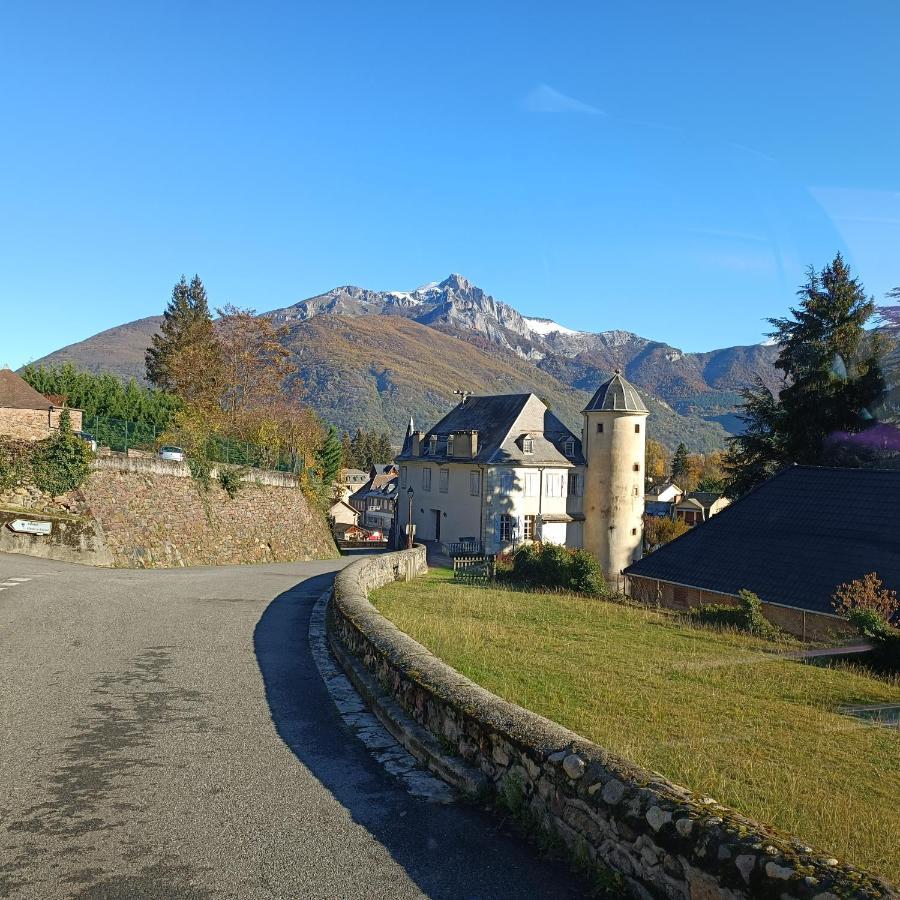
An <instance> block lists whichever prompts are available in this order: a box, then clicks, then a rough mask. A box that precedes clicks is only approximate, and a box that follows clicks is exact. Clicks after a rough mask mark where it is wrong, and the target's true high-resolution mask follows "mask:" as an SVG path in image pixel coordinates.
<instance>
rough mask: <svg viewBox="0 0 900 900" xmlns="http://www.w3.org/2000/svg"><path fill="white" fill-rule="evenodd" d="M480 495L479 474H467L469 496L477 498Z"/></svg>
mask: <svg viewBox="0 0 900 900" xmlns="http://www.w3.org/2000/svg"><path fill="white" fill-rule="evenodd" d="M480 493H481V472H469V495H470V496H472V497H477V496H478V495H479V494H480Z"/></svg>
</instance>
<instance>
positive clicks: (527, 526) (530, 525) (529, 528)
mask: <svg viewBox="0 0 900 900" xmlns="http://www.w3.org/2000/svg"><path fill="white" fill-rule="evenodd" d="M535 521H536V516H525V521H524V522H523V523H522V540H523V541H533V540H534V535H535V527H534V526H535Z"/></svg>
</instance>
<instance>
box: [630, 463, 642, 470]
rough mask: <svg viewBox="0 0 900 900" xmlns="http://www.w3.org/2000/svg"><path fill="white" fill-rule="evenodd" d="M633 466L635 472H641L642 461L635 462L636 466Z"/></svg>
mask: <svg viewBox="0 0 900 900" xmlns="http://www.w3.org/2000/svg"><path fill="white" fill-rule="evenodd" d="M632 468H633V469H634V471H635V472H640V471H641V464H640V463H635V464H634V466H632Z"/></svg>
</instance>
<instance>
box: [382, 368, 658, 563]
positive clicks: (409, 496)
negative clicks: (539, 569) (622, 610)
mask: <svg viewBox="0 0 900 900" xmlns="http://www.w3.org/2000/svg"><path fill="white" fill-rule="evenodd" d="M646 417H647V410H646V408H645V407H644V405H643V403H642V402H641V401H640V398H639V396H638V395H637V392H636V391H635V390H634V388H633V387H632V386H631V385H629V384H628V382H626V381H625V380H624V379H623V378H622V376H621V374H620V373H616V374H615V375H614V376H613V378H611V379H610V380H609V381H607V382H605V383H604V384H603V385H602V386H601V387H600V389H599V390H598V391H597V393H596V394H595V395H594V397H593V398H592V399H591V402H590V403H589V404H588V406H587V407H586V409H585V410H584V423H585V424H584V430H583V433H584V434H585V435H589V437H588V438H587V440H586V447H584V446H583V445H582V438H581V437H579V436H576V435H575V434H574V433H573V432H572V431H571V430H569V429H568V428H567V427H566V426H565V425H564V424H563V423H562V422H561V421H560V420H559V419H558V418H557V417H556V416H555V415H554V414H553V413H552V412H550V410H548V409H547V407H546V406H545V405H544V403H543V402H542V401H541V400H540V399H538V398H537V397H536V396H535V395H534V394H508V395H499V396H483V397H482V396H468V397H465V398H464V399H463V401H462V402H461V403H460V404H459V405H458V406H457V407H456V408H455V409H453V410H451V411H450V412H449V413H448V414H447V415H446V416H445V417H444V418H443V419H441V421H440V422H438V423H437V424H436V425H435V426H434V427H433V428H431V429H430V430H429V431H425V432H423V431H416V430H415V429H414V427H413V425H412V423H411V425H410V429H409V431H408V433H407V437H406V440H405V442H404V445H403V450H402V451H401V453H400V455H399V456H398V457H397V459H396V462H397V465H398V467H399V490H398V493H399V499H398V503H397V521H398V528H397V535H398V541H402V540H404V539H405V535H406V534H407V524H408V522H409V521H410V519H411V520H412V523H413V525H414V528H415V536H416V539H417V540H420V541H436V542H439V543H441V544H444V545H447V546H448V548H450V549H451V551H452V548H453V546H454V545H460V544H465V545H467V546H468V545H477V546H478V548H479V549H481V550H482V551H483V552H485V553H504V552H508V551H510V550H513V549H515V548H516V547H517V546H518V545H519V544H521V543H523V542H527V541H543V542H546V543H555V544H563V545H565V546H568V547H586V548H587V549H589V550H590V551H591V552H592V553H594V554H595V555H596V556H597V558H598V559H599V560H600V563H601V566H603V569H604V572H605V573H606V574H607V577H608V578H610V579H611V580H615V579H616V578H617V577H618V575H619V573H620V572H621V570H622V569H623V568H624V567H625V566H626V565H629V564H630V563H631V562H633V561H634V560H635V559H637V558H639V557H640V552H641V540H642V521H641V515H642V513H643V478H644V441H645V439H646V436H645V434H644V423H645V420H646ZM636 424H638V425H639V426H640V427H639V428H638V429H637V430H636V429H635V425H636ZM635 466H637V468H635ZM635 486H637V487H638V492H637V494H635V493H634V490H635ZM591 517H595V518H597V519H598V522H599V524H598V525H597V527H594V525H593V524H592V523H591V522H590V519H591Z"/></svg>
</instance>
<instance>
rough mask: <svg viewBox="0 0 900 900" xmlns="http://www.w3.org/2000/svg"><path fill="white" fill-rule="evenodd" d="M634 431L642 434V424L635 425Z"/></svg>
mask: <svg viewBox="0 0 900 900" xmlns="http://www.w3.org/2000/svg"><path fill="white" fill-rule="evenodd" d="M634 433H635V434H640V433H641V426H640V425H635V426H634Z"/></svg>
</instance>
